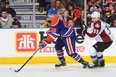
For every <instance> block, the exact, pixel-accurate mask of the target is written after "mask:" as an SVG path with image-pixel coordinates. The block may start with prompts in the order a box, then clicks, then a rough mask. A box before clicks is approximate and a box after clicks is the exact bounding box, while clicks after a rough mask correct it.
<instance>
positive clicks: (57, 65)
mask: <svg viewBox="0 0 116 77" xmlns="http://www.w3.org/2000/svg"><path fill="white" fill-rule="evenodd" d="M61 66H66V62H65V61H61V62H60V63H59V64H55V67H61Z"/></svg>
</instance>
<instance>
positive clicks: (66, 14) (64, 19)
mask: <svg viewBox="0 0 116 77" xmlns="http://www.w3.org/2000/svg"><path fill="white" fill-rule="evenodd" d="M68 18H69V13H68V10H65V11H64V12H63V14H62V21H63V24H64V26H65V27H66V28H68V21H67V19H68Z"/></svg>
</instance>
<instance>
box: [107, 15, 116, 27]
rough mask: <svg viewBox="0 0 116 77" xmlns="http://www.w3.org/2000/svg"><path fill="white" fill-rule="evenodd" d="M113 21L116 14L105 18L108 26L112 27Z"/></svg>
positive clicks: (115, 18)
mask: <svg viewBox="0 0 116 77" xmlns="http://www.w3.org/2000/svg"><path fill="white" fill-rule="evenodd" d="M115 20H116V14H113V15H111V16H110V17H108V18H107V20H106V22H107V23H108V24H110V26H111V27H112V26H113V25H114V21H115Z"/></svg>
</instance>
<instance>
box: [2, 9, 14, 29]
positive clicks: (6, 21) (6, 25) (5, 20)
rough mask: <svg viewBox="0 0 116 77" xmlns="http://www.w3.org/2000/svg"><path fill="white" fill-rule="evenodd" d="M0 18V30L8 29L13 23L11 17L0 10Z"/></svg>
mask: <svg viewBox="0 0 116 77" xmlns="http://www.w3.org/2000/svg"><path fill="white" fill-rule="evenodd" d="M1 15H2V17H0V27H1V28H10V26H11V25H12V22H13V18H12V17H11V15H9V14H8V13H7V11H6V10H4V9H3V10H2V14H1Z"/></svg>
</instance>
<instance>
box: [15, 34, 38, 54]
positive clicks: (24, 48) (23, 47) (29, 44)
mask: <svg viewBox="0 0 116 77" xmlns="http://www.w3.org/2000/svg"><path fill="white" fill-rule="evenodd" d="M36 39H37V34H36V33H35V32H30V33H20V32H19V33H17V34H16V50H17V51H18V52H34V51H36V49H37V40H36Z"/></svg>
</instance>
